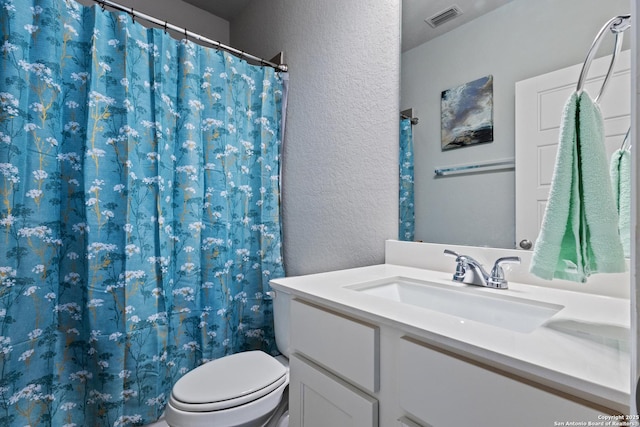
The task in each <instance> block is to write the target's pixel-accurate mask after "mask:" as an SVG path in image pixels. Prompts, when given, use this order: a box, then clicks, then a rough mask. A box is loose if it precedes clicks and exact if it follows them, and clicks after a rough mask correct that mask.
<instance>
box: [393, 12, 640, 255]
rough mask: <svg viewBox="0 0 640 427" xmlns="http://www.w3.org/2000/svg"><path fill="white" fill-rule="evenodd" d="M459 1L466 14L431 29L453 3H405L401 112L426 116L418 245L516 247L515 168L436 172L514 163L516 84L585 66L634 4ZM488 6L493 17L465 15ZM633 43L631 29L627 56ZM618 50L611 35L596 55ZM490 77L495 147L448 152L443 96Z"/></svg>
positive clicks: (417, 135) (418, 151)
mask: <svg viewBox="0 0 640 427" xmlns="http://www.w3.org/2000/svg"><path fill="white" fill-rule="evenodd" d="M424 3H427V5H426V6H425V5H424ZM455 3H456V5H458V6H459V7H460V9H462V12H463V13H462V15H460V16H459V17H457V18H454V19H452V20H450V21H448V22H446V23H444V24H443V25H442V26H441V27H438V28H436V30H432V29H431V27H429V25H427V24H426V23H424V19H425V18H427V17H429V16H431V15H434V14H436V13H438V12H441V11H443V10H444V9H446V8H447V7H448V6H450V3H448V2H441V1H433V2H427V1H420V0H403V48H402V58H401V70H402V74H401V91H400V93H401V100H400V107H401V108H400V110H401V111H402V110H406V109H412V110H413V114H414V117H417V118H419V123H418V124H417V125H414V126H413V127H412V130H413V141H414V191H415V202H414V203H415V240H421V241H425V242H432V243H447V244H460V245H473V246H491V247H498V248H515V247H516V242H515V172H514V170H513V169H507V170H505V169H502V170H494V171H488V172H480V173H471V174H464V175H456V176H447V177H440V178H438V177H436V176H435V174H434V170H435V169H439V168H449V167H454V166H459V165H467V164H478V163H486V162H490V161H496V160H504V159H514V156H515V112H514V109H515V83H516V82H518V81H521V80H524V79H528V78H531V77H534V76H537V75H540V74H544V73H548V72H551V71H554V70H558V69H561V68H565V67H568V66H571V65H575V64H578V63H582V62H583V61H584V59H585V57H586V54H587V51H588V50H589V48H590V47H591V44H592V42H593V40H594V38H595V36H596V34H597V32H598V31H599V30H600V28H601V27H602V26H603V25H604V23H605V22H607V21H608V20H609V19H610V18H612V17H613V16H615V15H620V14H627V13H629V12H630V10H631V5H630V1H629V0H609V1H606V2H603V1H601V0H563V1H554V0H536V1H531V0H511V1H509V0H506V1H504V0H503V1H490V0H468V1H456V2H455ZM483 6H486V7H488V9H489V11H488V12H486V13H485V12H480V13H483V14H481V15H480V16H477V17H473V16H469V17H466V18H465V14H467V13H468V14H469V15H473V14H474V12H475V11H477V10H479V8H480V7H483ZM420 7H422V9H420ZM470 18H473V19H470ZM410 19H411V20H417V21H418V24H420V25H422V27H418V30H417V32H416V31H414V32H413V33H412V35H411V37H409V35H408V34H407V32H408V31H410V30H411V29H412V28H414V27H415V25H416V24H415V22H413V23H411V22H410V21H409V20H410ZM464 19H466V20H467V21H468V22H465V21H464ZM457 20H460V21H459V22H461V23H462V25H458V24H457ZM429 31H437V32H442V34H440V35H438V36H437V37H435V38H432V39H430V40H428V41H426V42H422V41H421V40H420V39H419V37H420V36H422V37H424V38H425V39H426V38H427V37H428V36H426V35H425V34H424V33H428V32H429ZM421 33H422V34H421ZM416 34H417V35H416ZM438 34H439V33H438ZM630 38H631V37H630V32H629V31H627V34H625V45H624V46H623V49H629V45H630V43H629V40H630ZM612 51H613V37H605V39H604V40H603V43H602V44H601V46H600V48H599V50H598V56H603V55H609V54H610V53H611V52H612ZM488 75H491V76H493V133H494V135H493V142H489V143H484V144H477V145H472V146H467V147H462V148H457V149H453V150H442V148H441V105H440V103H441V93H442V92H443V91H445V90H448V89H451V88H455V87H458V86H460V85H462V84H464V83H467V82H471V81H474V80H477V79H479V78H481V77H484V76H488ZM516 167H517V165H516Z"/></svg>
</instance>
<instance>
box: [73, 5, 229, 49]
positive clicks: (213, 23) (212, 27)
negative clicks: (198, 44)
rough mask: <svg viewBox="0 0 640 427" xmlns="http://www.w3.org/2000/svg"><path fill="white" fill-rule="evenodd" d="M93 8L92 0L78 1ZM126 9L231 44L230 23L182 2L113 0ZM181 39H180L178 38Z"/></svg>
mask: <svg viewBox="0 0 640 427" xmlns="http://www.w3.org/2000/svg"><path fill="white" fill-rule="evenodd" d="M77 1H78V3H82V4H84V5H89V6H93V5H94V4H96V3H95V2H94V1H91V0H77ZM113 1H114V2H116V3H120V4H121V5H123V6H126V7H133V8H134V10H137V11H139V12H142V13H145V14H147V15H151V16H153V17H154V18H158V19H160V20H161V21H165V20H166V21H168V22H169V23H170V24H173V25H176V26H178V27H181V28H186V29H187V30H189V31H192V32H194V33H197V34H200V35H202V36H205V37H207V38H210V39H212V40H215V41H218V42H220V43H222V44H226V45H228V44H229V21H227V20H225V19H222V18H220V17H218V16H216V15H213V14H211V13H209V12H206V11H204V10H202V9H199V8H197V7H195V6H192V5H190V4H189V3H185V2H183V1H182V0H113ZM178 38H180V37H178Z"/></svg>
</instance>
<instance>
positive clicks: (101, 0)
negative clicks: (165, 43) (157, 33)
mask: <svg viewBox="0 0 640 427" xmlns="http://www.w3.org/2000/svg"><path fill="white" fill-rule="evenodd" d="M92 1H93V2H95V3H98V4H99V5H100V6H101V7H102V9H103V10H104V8H105V6H108V7H110V8H113V9H116V10H119V11H121V12H126V13H128V14H129V15H131V17H132V18H134V19H135V18H140V19H143V20H145V21H148V22H151V23H153V24H156V25H158V26H160V27H161V28H163V29H164V30H165V31H166V30H167V29H169V30H173V31H176V32H178V33H181V34H184V36H185V38H189V37H191V38H192V39H195V40H197V41H199V42H203V43H207V44H210V45H213V46H214V47H216V48H217V49H222V50H225V51H227V52H229V53H232V54H234V55H236V56H239V57H241V58H246V59H250V60H252V61H256V62H259V63H260V65H268V66H270V67H273V68H275V69H276V70H280V71H284V72H286V71H288V69H289V67H288V66H287V65H286V64H276V63H274V62H271V61H267V60H266V59H262V58H260V57H257V56H254V55H251V54H249V53H246V52H244V51H242V50H239V49H236V48H234V47H231V46H227V45H225V44H222V43H220V42H218V41H215V40H211V39H208V38H206V37H203V36H201V35H200V34H197V33H194V32H191V31H188V30H187V29H186V28H180V27H178V26H176V25H173V24H170V23H168V22H167V21H162V20H161V19H158V18H154V17H153V16H150V15H147V14H145V13H142V12H139V11H137V10H134V9H133V8H132V7H126V6H123V5H121V4H119V3H116V2H113V1H111V0H92Z"/></svg>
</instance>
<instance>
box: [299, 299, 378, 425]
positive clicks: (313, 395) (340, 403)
mask: <svg viewBox="0 0 640 427" xmlns="http://www.w3.org/2000/svg"><path fill="white" fill-rule="evenodd" d="M290 328H291V329H290V333H291V350H292V355H291V358H290V361H289V367H290V381H289V403H290V406H289V417H290V418H289V423H290V425H291V426H292V427H328V426H331V427H342V426H344V427H347V426H352V427H377V426H378V401H377V399H376V398H375V397H373V396H372V394H374V393H375V392H376V391H377V389H378V383H379V374H378V372H379V362H378V360H379V359H378V354H379V351H378V345H379V330H378V328H377V327H375V326H372V325H368V324H365V323H362V322H359V321H357V320H355V319H351V318H349V317H346V316H343V315H341V314H338V313H336V312H331V311H328V310H325V309H323V308H320V307H317V306H314V305H310V304H307V303H304V302H301V301H299V300H293V301H292V302H291V323H290Z"/></svg>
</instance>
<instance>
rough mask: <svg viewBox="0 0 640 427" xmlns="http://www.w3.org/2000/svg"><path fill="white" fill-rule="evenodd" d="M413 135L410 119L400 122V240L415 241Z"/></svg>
mask: <svg viewBox="0 0 640 427" xmlns="http://www.w3.org/2000/svg"><path fill="white" fill-rule="evenodd" d="M413 194H414V192H413V133H412V129H411V120H410V119H401V120H400V223H399V225H400V227H399V232H398V240H405V241H409V242H410V241H413V239H414V234H415V210H414V206H413V197H414V196H413Z"/></svg>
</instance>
